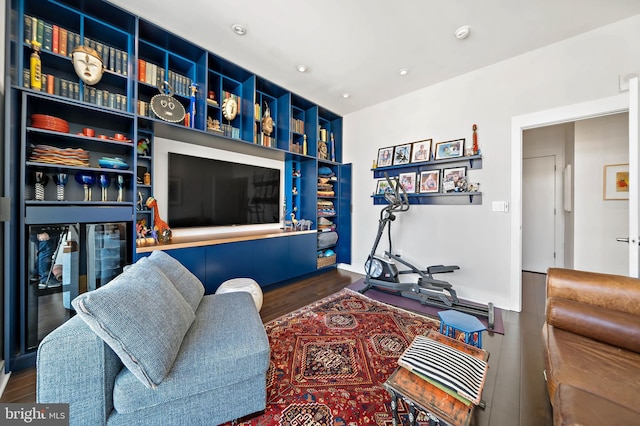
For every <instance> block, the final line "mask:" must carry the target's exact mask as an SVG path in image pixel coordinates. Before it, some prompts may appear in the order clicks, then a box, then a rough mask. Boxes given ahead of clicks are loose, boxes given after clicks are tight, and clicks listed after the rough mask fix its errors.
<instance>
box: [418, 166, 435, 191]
mask: <svg viewBox="0 0 640 426" xmlns="http://www.w3.org/2000/svg"><path fill="white" fill-rule="evenodd" d="M432 192H440V170H425V171H424V172H420V193H421V194H429V193H432Z"/></svg>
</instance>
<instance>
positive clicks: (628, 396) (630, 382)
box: [542, 323, 640, 410]
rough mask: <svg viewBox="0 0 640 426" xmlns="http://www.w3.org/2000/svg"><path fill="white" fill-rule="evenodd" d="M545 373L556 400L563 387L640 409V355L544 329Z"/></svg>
mask: <svg viewBox="0 0 640 426" xmlns="http://www.w3.org/2000/svg"><path fill="white" fill-rule="evenodd" d="M542 336H543V343H544V347H545V351H544V356H545V370H546V377H547V388H548V389H549V396H550V397H551V400H552V401H553V398H554V394H555V392H556V390H557V387H558V386H559V385H560V384H569V385H572V386H574V387H577V388H580V389H583V390H584V391H586V392H590V393H592V394H594V395H602V396H604V397H606V398H607V399H610V400H611V401H615V402H616V403H617V404H620V405H622V406H624V407H627V408H629V409H631V410H636V409H637V407H640V381H638V380H635V379H630V378H635V377H640V354H639V353H636V352H631V351H627V350H624V349H621V348H616V347H615V346H611V345H608V344H606V343H602V342H598V341H597V340H593V339H589V338H588V337H583V336H580V335H578V334H573V333H571V332H568V331H565V330H562V329H559V328H555V327H553V326H551V325H548V324H546V323H545V325H544V326H543V328H542Z"/></svg>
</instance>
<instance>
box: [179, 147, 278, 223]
mask: <svg viewBox="0 0 640 426" xmlns="http://www.w3.org/2000/svg"><path fill="white" fill-rule="evenodd" d="M168 204H169V206H168V207H169V209H168V215H167V216H168V217H167V222H168V223H169V226H170V227H172V228H185V227H198V226H230V225H250V224H265V223H277V222H278V221H279V220H280V170H278V169H273V168H269V167H261V166H253V165H249V164H240V163H232V162H229V161H222V160H214V159H211V158H203V157H193V156H190V155H183V154H176V153H172V152H170V153H169V203H168Z"/></svg>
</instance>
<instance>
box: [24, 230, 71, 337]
mask: <svg viewBox="0 0 640 426" xmlns="http://www.w3.org/2000/svg"><path fill="white" fill-rule="evenodd" d="M28 232H29V244H28V245H27V251H28V256H27V259H28V268H29V270H28V273H29V275H28V277H29V279H28V284H27V297H26V301H27V310H26V316H27V321H26V323H27V348H28V349H33V348H35V347H37V346H38V343H39V342H40V341H41V340H42V339H43V338H44V336H46V335H47V334H49V333H50V332H51V331H52V330H53V329H55V328H56V327H58V326H59V325H60V324H62V323H63V322H65V321H66V320H68V319H69V318H71V315H72V312H71V309H72V307H71V300H73V298H74V297H76V296H77V295H78V294H79V292H80V260H79V249H80V225H79V224H77V223H71V224H51V225H32V226H29V229H28Z"/></svg>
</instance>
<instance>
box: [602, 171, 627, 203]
mask: <svg viewBox="0 0 640 426" xmlns="http://www.w3.org/2000/svg"><path fill="white" fill-rule="evenodd" d="M603 179H604V181H603V188H602V189H603V191H602V198H603V199H604V200H628V199H629V164H609V165H605V166H604V177H603Z"/></svg>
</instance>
